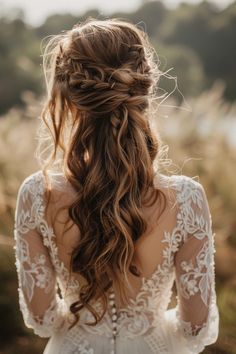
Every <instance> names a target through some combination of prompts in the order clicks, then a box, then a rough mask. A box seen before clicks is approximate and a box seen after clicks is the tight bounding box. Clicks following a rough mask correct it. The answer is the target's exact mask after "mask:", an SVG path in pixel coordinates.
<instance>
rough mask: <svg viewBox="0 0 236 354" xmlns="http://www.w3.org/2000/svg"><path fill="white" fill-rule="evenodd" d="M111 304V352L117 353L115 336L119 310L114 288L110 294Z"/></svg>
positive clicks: (112, 353)
mask: <svg viewBox="0 0 236 354" xmlns="http://www.w3.org/2000/svg"><path fill="white" fill-rule="evenodd" d="M109 304H110V307H111V319H112V335H113V336H112V338H111V344H112V350H111V352H110V354H115V338H116V335H117V310H116V304H115V293H114V291H113V289H112V290H111V293H110V294H109Z"/></svg>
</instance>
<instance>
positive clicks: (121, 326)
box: [14, 171, 219, 354]
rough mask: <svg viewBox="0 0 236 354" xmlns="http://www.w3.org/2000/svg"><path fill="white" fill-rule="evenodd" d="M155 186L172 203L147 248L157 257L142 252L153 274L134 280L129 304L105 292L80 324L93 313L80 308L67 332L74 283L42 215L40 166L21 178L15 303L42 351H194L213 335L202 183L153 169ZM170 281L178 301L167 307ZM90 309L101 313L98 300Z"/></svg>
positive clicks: (215, 318) (59, 187)
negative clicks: (42, 343) (105, 299)
mask: <svg viewBox="0 0 236 354" xmlns="http://www.w3.org/2000/svg"><path fill="white" fill-rule="evenodd" d="M49 176H50V180H51V183H52V188H53V189H54V190H55V191H57V193H58V195H60V193H61V194H62V195H63V193H64V195H65V196H66V195H69V193H70V192H71V189H70V191H69V189H68V191H67V188H70V187H68V183H69V182H68V181H66V179H65V177H64V176H63V175H62V174H60V173H53V172H50V174H49ZM155 185H156V186H157V187H158V188H162V189H163V190H165V191H166V196H167V198H168V200H169V205H171V203H172V208H171V209H170V212H169V213H167V214H165V215H164V216H163V220H162V222H160V225H159V229H157V230H158V231H157V233H156V234H155V235H154V236H153V238H152V240H154V241H153V242H157V239H158V238H159V239H158V240H159V241H158V242H159V246H158V247H157V248H156V249H155V247H151V248H150V249H151V251H150V252H152V253H153V254H154V255H155V254H157V255H158V254H159V256H158V257H156V259H157V260H158V261H157V262H156V261H155V257H154V256H151V255H150V257H149V258H150V259H151V260H152V262H156V265H155V268H154V271H153V272H152V273H151V274H150V276H148V277H142V278H141V285H140V287H139V289H138V291H137V293H136V295H135V296H134V297H130V303H129V304H128V305H126V306H124V307H122V306H118V305H117V304H116V294H115V293H114V292H112V290H111V293H110V295H109V306H108V309H107V311H106V313H105V316H104V317H103V319H102V321H100V322H99V323H98V324H97V325H96V326H88V325H86V322H93V321H94V317H93V316H92V315H91V313H90V312H89V311H88V310H87V309H85V308H83V309H82V310H81V311H80V320H79V322H78V323H77V324H76V325H75V326H74V327H72V328H71V329H69V325H70V324H71V319H72V316H73V315H72V314H71V312H70V310H69V307H70V304H71V303H73V302H74V301H76V299H78V297H77V296H78V289H79V288H80V286H81V283H80V281H79V280H78V278H76V276H75V275H72V277H70V274H69V266H68V264H69V263H68V261H67V260H66V259H67V258H68V257H67V258H66V256H68V255H67V254H66V251H65V249H64V248H65V246H63V242H64V241H63V242H62V241H61V240H64V239H63V238H61V240H60V237H59V231H57V230H54V229H53V227H52V224H51V223H50V220H49V219H48V217H46V212H45V208H46V203H45V198H44V192H45V177H44V175H43V173H42V171H38V172H36V173H33V174H32V175H30V176H29V177H27V178H26V179H25V180H24V182H23V183H22V185H21V187H20V189H19V192H18V197H17V206H16V212H15V227H14V237H15V254H16V269H17V274H18V281H19V288H18V290H19V303H20V309H21V312H22V314H23V318H24V322H25V325H26V326H27V327H29V328H32V329H33V330H34V333H35V334H36V335H38V336H40V337H50V339H49V340H48V343H47V345H46V348H45V350H44V354H77V353H82V354H93V353H94V354H106V353H107V354H112V353H116V354H128V353H129V354H132V353H134V354H151V353H155V354H194V353H200V352H202V351H203V349H204V347H205V346H207V345H209V344H212V343H214V342H215V341H216V340H217V337H218V328H219V313H218V307H217V304H216V293H215V273H214V253H215V248H214V236H215V235H214V234H213V233H212V220H211V214H210V211H209V206H208V202H207V199H206V194H205V191H204V188H203V186H202V185H201V184H200V183H199V182H198V181H196V180H195V179H193V178H190V177H187V176H184V175H172V176H166V175H164V174H156V176H155ZM65 198H66V197H65ZM68 235H69V234H68ZM68 240H70V236H68V237H67V238H66V241H65V242H69V241H68ZM63 247H64V248H63ZM153 264H154V263H153ZM174 283H175V284H176V289H177V302H176V303H177V305H176V307H174V308H171V309H169V308H168V305H169V303H170V299H171V295H172V291H173V285H174ZM93 306H94V308H95V309H96V310H97V311H98V312H99V311H101V310H102V309H101V303H100V302H99V300H97V301H94V302H93Z"/></svg>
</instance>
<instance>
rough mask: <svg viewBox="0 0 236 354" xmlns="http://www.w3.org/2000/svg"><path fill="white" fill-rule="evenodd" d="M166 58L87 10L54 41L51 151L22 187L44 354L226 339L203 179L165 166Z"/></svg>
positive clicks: (141, 349) (25, 272)
mask: <svg viewBox="0 0 236 354" xmlns="http://www.w3.org/2000/svg"><path fill="white" fill-rule="evenodd" d="M154 55H155V53H154V51H153V49H152V48H151V46H150V44H149V42H148V39H147V37H146V35H145V34H144V33H143V32H142V31H141V30H139V29H138V28H136V27H135V26H134V25H132V24H129V23H126V22H123V21H119V20H116V19H113V20H105V21H98V20H93V19H89V20H87V21H86V22H85V23H82V24H79V25H76V26H74V27H73V29H72V30H70V31H68V32H64V33H63V34H61V35H58V36H54V37H53V38H52V39H51V40H50V41H49V43H48V45H47V46H46V50H45V53H44V65H45V74H46V78H47V80H46V82H47V88H48V100H47V103H46V106H45V109H44V111H43V113H42V118H43V125H44V126H45V127H47V128H48V130H49V132H50V134H51V137H52V147H53V150H52V151H51V153H48V150H46V155H48V156H47V157H48V159H47V161H46V162H45V164H44V166H43V167H42V169H41V170H39V171H38V172H36V173H34V174H32V175H30V176H29V177H28V178H26V180H25V181H24V182H23V183H22V185H21V187H20V189H19V193H18V199H17V207H16V216H15V241H16V245H15V249H16V267H17V271H18V279H19V301H20V307H21V311H22V313H23V317H24V321H25V324H26V326H27V327H30V328H33V330H34V332H35V333H36V334H37V335H39V336H41V337H50V340H49V341H48V344H47V346H46V348H45V351H44V353H45V354H72V353H83V354H85V353H89V354H92V353H96V354H97V353H99V354H103V353H110V354H111V353H119V354H125V353H127V354H128V353H135V354H136V353H138V354H143V353H146V354H147V353H155V354H157V353H158V354H164V353H168V354H170V353H171V354H172V353H175V354H176V353H177V354H185V353H186V354H190V353H200V352H201V351H202V350H203V348H204V347H205V346H206V345H209V344H211V343H214V342H215V341H216V339H217V336H218V309H217V305H216V295H215V284H214V241H213V237H214V235H213V234H212V228H211V227H212V223H211V216H210V211H209V207H208V202H207V198H206V194H205V191H204V188H203V187H202V185H201V184H200V183H199V182H197V181H195V180H194V179H192V178H190V177H187V176H183V175H180V176H178V175H171V176H166V175H164V174H162V173H160V172H159V170H158V169H157V168H156V169H155V168H154V166H157V164H156V165H155V163H156V162H157V160H158V155H159V154H158V152H159V151H160V142H159V138H157V137H156V136H155V134H154V132H153V131H152V130H151V128H150V119H149V118H150V107H151V105H150V103H151V99H152V97H153V96H154V92H155V87H156V86H157V81H158V77H159V76H160V72H159V70H158V67H157V64H155V60H154ZM42 139H44V137H43V138H42ZM44 153H45V150H44ZM55 167H57V170H55ZM174 282H175V283H176V287H177V294H178V296H177V300H178V301H177V305H176V307H175V308H172V309H170V310H167V307H168V304H169V302H170V297H171V294H172V287H173V283H174Z"/></svg>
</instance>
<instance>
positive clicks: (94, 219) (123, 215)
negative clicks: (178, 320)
mask: <svg viewBox="0 0 236 354" xmlns="http://www.w3.org/2000/svg"><path fill="white" fill-rule="evenodd" d="M44 68H45V74H46V83H47V88H48V101H47V102H46V105H45V108H44V110H43V112H42V118H43V122H44V123H45V124H46V127H47V128H48V129H49V131H50V134H51V136H52V137H53V151H52V153H51V155H50V156H49V157H48V160H47V162H46V163H45V166H44V170H45V171H46V170H47V168H48V167H49V165H50V164H51V166H52V164H53V163H54V162H55V161H56V160H57V156H58V151H60V152H61V154H60V159H58V161H59V162H58V163H59V165H60V167H61V168H62V170H63V171H64V175H65V176H66V178H67V180H68V181H69V182H70V184H71V185H72V186H73V188H74V190H75V191H76V199H75V201H73V203H72V204H71V205H70V206H69V208H68V212H69V217H70V220H72V221H73V222H74V223H75V224H76V225H77V226H78V227H79V230H80V241H79V244H78V246H77V247H76V248H75V249H74V250H73V252H72V255H71V272H73V273H79V274H80V275H82V276H83V277H84V278H85V279H86V284H85V285H84V286H82V287H81V289H80V291H79V294H78V301H76V302H75V303H73V304H72V305H71V307H70V309H71V311H72V313H74V315H75V323H76V322H77V321H79V311H80V310H81V309H82V308H83V307H86V308H87V309H89V311H91V313H92V314H93V316H94V318H95V322H93V323H88V324H89V325H96V324H97V322H98V321H100V320H101V319H102V317H103V315H104V313H105V311H106V308H107V296H106V293H107V290H108V289H109V288H110V287H111V286H112V285H113V286H114V288H115V289H116V292H117V294H119V296H120V298H121V299H122V301H123V302H128V301H129V298H128V297H127V294H126V289H127V288H129V287H130V283H129V281H128V277H127V272H131V273H132V274H134V275H135V276H140V274H141V273H140V271H138V269H137V268H136V267H135V266H134V265H132V260H133V256H134V245H135V242H136V241H137V240H138V239H139V238H140V236H141V235H142V234H144V232H145V230H146V229H147V224H146V221H145V218H144V214H143V212H142V208H143V206H144V204H146V205H153V203H155V202H156V200H157V198H159V197H161V196H162V197H164V194H163V193H161V191H160V190H158V189H155V188H154V184H153V179H154V168H153V163H154V160H155V158H156V157H157V154H158V148H159V142H158V140H157V137H156V136H155V135H154V133H153V132H152V130H151V129H150V124H149V119H148V118H149V113H150V101H151V98H152V95H153V92H154V89H155V87H156V84H157V81H158V77H159V70H158V68H157V66H156V64H155V61H154V59H153V50H152V48H151V46H150V44H149V42H148V39H147V37H146V34H145V33H144V32H143V31H142V30H140V29H138V28H137V27H136V26H135V25H133V24H130V23H128V22H124V21H121V20H118V19H110V20H96V19H92V18H89V19H88V20H86V21H85V22H84V23H81V24H78V25H75V26H74V27H73V29H72V30H70V31H67V32H64V33H62V34H60V35H58V36H54V37H53V38H52V39H50V41H49V43H48V44H47V46H46V49H45V53H44ZM48 74H49V75H48ZM150 188H151V189H153V193H152V194H151V198H150V199H149V200H146V199H145V196H147V192H148V191H150ZM148 202H149V203H151V204H148ZM163 210H164V209H163ZM163 210H162V211H163ZM98 298H100V299H101V300H102V303H103V305H104V306H103V307H104V311H103V313H102V315H100V314H99V313H98V312H97V311H95V309H94V308H93V306H92V300H94V299H98ZM75 323H74V324H75Z"/></svg>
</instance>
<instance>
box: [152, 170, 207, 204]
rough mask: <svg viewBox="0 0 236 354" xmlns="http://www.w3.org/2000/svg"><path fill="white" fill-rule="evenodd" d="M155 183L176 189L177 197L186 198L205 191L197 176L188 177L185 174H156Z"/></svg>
mask: <svg viewBox="0 0 236 354" xmlns="http://www.w3.org/2000/svg"><path fill="white" fill-rule="evenodd" d="M156 180H157V185H158V186H160V187H165V188H169V189H173V190H176V194H177V198H178V199H179V200H180V201H181V200H183V199H184V200H188V199H191V198H193V197H194V195H195V196H196V197H197V196H198V195H199V196H200V195H201V194H202V193H203V194H204V193H205V190H204V187H203V185H202V184H201V183H200V182H199V178H198V176H195V177H189V176H186V175H169V176H168V175H164V174H159V175H158V176H157V179H156Z"/></svg>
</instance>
